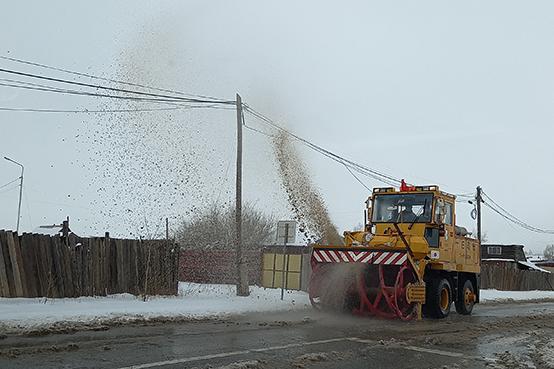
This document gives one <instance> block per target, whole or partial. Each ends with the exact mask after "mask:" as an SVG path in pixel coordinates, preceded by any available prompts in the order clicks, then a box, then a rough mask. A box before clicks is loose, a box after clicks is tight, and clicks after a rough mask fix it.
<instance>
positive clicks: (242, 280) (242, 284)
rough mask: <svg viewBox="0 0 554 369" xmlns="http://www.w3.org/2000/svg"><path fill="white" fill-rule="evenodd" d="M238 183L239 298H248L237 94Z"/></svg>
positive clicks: (240, 108) (240, 107)
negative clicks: (244, 253) (243, 238)
mask: <svg viewBox="0 0 554 369" xmlns="http://www.w3.org/2000/svg"><path fill="white" fill-rule="evenodd" d="M236 103H237V178H236V179H237V183H236V185H237V186H236V207H235V216H236V219H235V222H236V231H235V248H236V269H237V296H248V295H249V294H250V291H249V289H248V272H247V268H246V263H245V262H244V256H243V254H242V251H243V250H242V100H241V98H240V95H239V94H237V100H236Z"/></svg>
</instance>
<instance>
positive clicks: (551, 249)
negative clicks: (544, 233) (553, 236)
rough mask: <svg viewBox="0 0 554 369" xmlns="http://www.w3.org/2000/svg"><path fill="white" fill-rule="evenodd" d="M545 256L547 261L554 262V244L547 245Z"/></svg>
mask: <svg viewBox="0 0 554 369" xmlns="http://www.w3.org/2000/svg"><path fill="white" fill-rule="evenodd" d="M543 256H544V258H545V259H546V260H554V244H551V245H547V246H546V247H545V248H544V251H543Z"/></svg>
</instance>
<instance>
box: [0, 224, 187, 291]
mask: <svg viewBox="0 0 554 369" xmlns="http://www.w3.org/2000/svg"><path fill="white" fill-rule="evenodd" d="M178 266H179V252H178V247H176V246H175V244H173V243H172V242H168V241H166V240H147V241H144V240H125V239H113V238H109V236H106V237H93V238H79V237H75V236H74V235H71V234H70V235H69V236H68V237H61V236H47V235H40V234H30V233H24V234H23V235H20V236H18V235H17V234H16V233H15V232H11V231H2V230H0V296H2V297H77V296H103V295H107V294H114V293H131V294H135V295H176V294H177V288H178V286H177V285H178Z"/></svg>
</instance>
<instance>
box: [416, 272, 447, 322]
mask: <svg viewBox="0 0 554 369" xmlns="http://www.w3.org/2000/svg"><path fill="white" fill-rule="evenodd" d="M426 290H427V294H426V296H425V298H426V301H425V305H424V306H423V307H424V310H425V315H426V316H428V317H430V318H435V319H442V318H446V317H447V316H448V314H449V313H450V306H451V305H452V288H451V287H450V282H448V280H447V279H445V278H442V279H432V280H431V281H430V282H429V283H427V289H426Z"/></svg>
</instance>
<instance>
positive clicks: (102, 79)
mask: <svg viewBox="0 0 554 369" xmlns="http://www.w3.org/2000/svg"><path fill="white" fill-rule="evenodd" d="M0 59H4V60H9V61H12V62H16V63H21V64H26V65H32V66H35V67H40V68H45V69H50V70H54V71H58V72H63V73H68V74H73V75H76V76H80V77H87V78H92V79H96V80H99V81H105V82H112V83H118V84H123V85H127V86H133V87H140V88H144V89H148V90H153V91H160V92H168V93H172V94H176V95H182V96H193V97H199V98H203V99H211V100H216V101H217V100H219V99H218V98H216V97H211V96H206V95H195V94H188V93H184V92H181V91H177V90H171V89H165V88H159V87H152V86H148V85H144V84H140V83H133V82H128V81H122V80H117V79H112V78H104V77H99V76H95V75H93V74H87V73H81V72H76V71H72V70H69V69H64V68H59V67H53V66H50V65H46V64H41V63H37V62H31V61H28V60H23V59H18V58H13V57H9V56H3V55H0Z"/></svg>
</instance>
